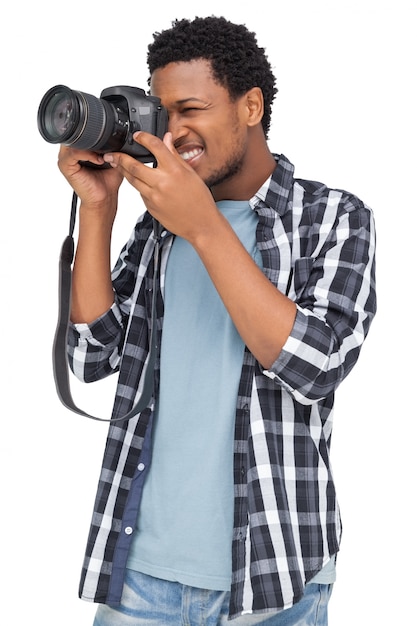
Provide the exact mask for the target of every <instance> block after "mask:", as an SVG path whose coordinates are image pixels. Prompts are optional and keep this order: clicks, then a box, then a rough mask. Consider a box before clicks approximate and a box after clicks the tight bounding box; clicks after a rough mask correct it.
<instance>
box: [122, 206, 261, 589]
mask: <svg viewBox="0 0 417 626" xmlns="http://www.w3.org/2000/svg"><path fill="white" fill-rule="evenodd" d="M217 206H218V208H219V210H220V211H221V212H222V213H223V214H224V215H225V217H226V218H227V219H228V220H229V222H230V224H231V225H232V227H233V229H234V230H235V232H236V233H237V235H238V237H239V239H240V240H241V242H242V243H243V245H244V246H245V248H246V250H248V252H249V253H250V254H251V255H253V256H254V257H256V259H257V260H258V261H260V257H259V256H258V254H259V253H258V251H257V246H256V238H255V231H256V224H257V215H256V213H255V212H254V211H252V209H251V208H250V205H249V203H248V202H236V201H234V202H226V201H224V202H219V203H218V204H217ZM243 351H244V344H243V341H242V339H241V338H240V336H239V334H238V332H237V330H236V328H235V326H234V324H233V322H232V320H231V318H230V316H229V314H228V313H227V311H226V309H225V307H224V305H223V302H222V301H221V299H220V297H219V295H218V293H217V291H216V289H215V287H214V285H213V283H212V281H211V279H210V277H209V275H208V273H207V271H206V269H205V267H204V265H203V263H202V262H201V260H200V258H199V257H198V255H197V253H196V252H195V250H194V249H193V247H192V246H191V245H190V244H189V243H188V242H187V241H186V240H184V239H181V238H180V237H176V239H175V241H174V244H173V248H172V250H171V253H170V256H169V259H168V266H167V273H166V281H165V314H164V327H163V336H162V344H161V384H160V396H159V400H158V406H157V410H156V421H155V425H154V432H153V442H152V446H153V451H152V464H151V467H150V468H149V474H148V476H147V479H146V483H145V486H144V491H143V497H142V502H141V507H140V512H139V516H138V520H137V527H136V532H135V537H134V539H133V547H132V549H131V552H130V555H129V561H128V567H130V568H132V569H135V570H138V571H141V572H143V573H146V574H149V575H151V576H155V577H158V578H163V579H165V580H176V581H178V582H181V583H183V584H187V585H191V586H194V587H202V588H205V589H217V590H228V589H230V582H231V571H232V563H231V544H232V530H233V440H234V419H235V410H236V400H237V392H238V385H239V379H240V374H241V369H242V359H243Z"/></svg>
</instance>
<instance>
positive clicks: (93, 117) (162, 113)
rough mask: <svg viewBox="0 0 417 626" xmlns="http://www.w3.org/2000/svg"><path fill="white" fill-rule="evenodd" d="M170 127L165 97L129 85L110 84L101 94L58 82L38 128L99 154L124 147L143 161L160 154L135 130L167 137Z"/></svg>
mask: <svg viewBox="0 0 417 626" xmlns="http://www.w3.org/2000/svg"><path fill="white" fill-rule="evenodd" d="M167 128H168V115H167V112H166V109H164V107H163V106H162V105H161V101H160V99H159V98H156V97H155V96H150V95H147V94H145V91H144V90H143V89H140V88H139V87H129V86H126V85H120V86H115V87H108V88H107V89H104V90H103V91H102V92H101V94H100V98H96V97H95V96H92V95H91V94H88V93H85V92H82V91H75V90H72V89H69V88H68V87H66V86H65V85H57V86H55V87H52V89H49V91H47V92H46V94H45V95H44V96H43V98H42V100H41V103H40V105H39V109H38V129H39V132H40V134H41V135H42V137H43V138H44V139H45V141H48V142H49V143H59V144H63V145H66V146H72V147H74V148H78V149H80V150H92V151H93V152H97V153H99V154H104V153H105V152H124V153H126V154H129V155H130V156H132V157H134V158H135V159H137V160H138V161H142V162H143V163H151V162H154V161H155V158H154V156H153V155H152V154H151V153H149V152H148V151H147V150H146V149H145V148H144V147H143V146H141V145H140V144H138V143H136V142H135V141H134V139H133V134H134V133H135V132H136V131H138V130H141V131H145V132H148V133H151V134H152V135H155V136H157V137H159V138H160V139H162V138H163V136H164V134H165V133H166V131H167Z"/></svg>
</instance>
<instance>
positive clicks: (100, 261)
mask: <svg viewBox="0 0 417 626" xmlns="http://www.w3.org/2000/svg"><path fill="white" fill-rule="evenodd" d="M114 214H115V211H112V212H108V213H104V212H100V213H98V212H94V211H89V210H86V208H85V207H83V206H81V207H80V227H79V237H78V242H77V250H76V255H75V261H74V270H73V282H72V306H71V321H72V322H73V323H75V324H77V323H90V322H92V321H93V320H95V319H96V318H98V317H99V316H100V315H102V314H103V313H104V312H105V311H107V310H108V309H109V308H110V307H111V305H112V304H113V301H114V294H113V288H112V282H111V266H110V264H111V258H110V243H111V233H112V226H113V221H114Z"/></svg>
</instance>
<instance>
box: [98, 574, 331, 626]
mask: <svg viewBox="0 0 417 626" xmlns="http://www.w3.org/2000/svg"><path fill="white" fill-rule="evenodd" d="M331 591H332V585H322V584H315V583H311V584H309V585H307V587H306V591H305V594H304V596H303V598H302V599H301V600H300V601H299V602H298V603H297V604H295V605H294V606H293V607H291V608H289V609H286V610H285V611H281V612H280V613H275V614H270V613H269V614H265V615H259V614H257V615H243V616H241V617H237V618H236V619H234V620H232V621H229V620H228V609H229V592H227V591H210V590H205V589H197V588H195V587H188V586H187V585H182V584H180V583H175V582H170V581H167V580H159V579H157V578H152V577H151V576H147V575H145V574H141V573H139V572H134V571H132V570H127V572H126V579H125V585H124V588H123V595H122V601H121V604H120V606H117V607H109V606H107V605H105V604H101V605H99V607H98V609H97V612H96V617H95V620H94V624H93V626H226V625H228V626H252V625H255V624H256V625H261V626H262V625H265V626H327V605H328V602H329V598H330V595H331Z"/></svg>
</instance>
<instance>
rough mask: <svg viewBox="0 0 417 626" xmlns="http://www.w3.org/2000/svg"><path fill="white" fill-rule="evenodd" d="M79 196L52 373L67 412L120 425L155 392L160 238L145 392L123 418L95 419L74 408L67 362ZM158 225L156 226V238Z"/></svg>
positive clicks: (63, 265)
mask: <svg viewBox="0 0 417 626" xmlns="http://www.w3.org/2000/svg"><path fill="white" fill-rule="evenodd" d="M77 203H78V196H77V195H76V193H75V192H74V193H73V197H72V204H71V217H70V228H69V234H68V236H67V237H66V238H65V240H64V243H63V244H62V248H61V254H60V260H59V313H58V322H57V326H56V331H55V336H54V342H53V351H52V354H53V371H54V378H55V386H56V390H57V393H58V397H59V399H60V400H61V402H62V404H63V405H64V406H65V407H66V408H67V409H70V410H71V411H73V412H74V413H78V414H79V415H83V416H84V417H88V418H90V419H93V420H98V421H100V422H121V421H123V420H128V419H130V418H131V417H134V416H135V415H137V414H138V413H140V411H143V410H144V409H145V408H146V407H147V406H148V404H149V401H150V399H151V397H152V392H153V380H154V364H155V357H156V351H157V340H156V294H157V282H158V279H159V237H158V236H156V238H155V252H154V274H153V292H152V313H151V315H152V316H151V336H150V342H149V344H150V345H149V356H148V362H147V363H146V364H145V367H146V371H145V374H144V383H143V388H142V392H141V394H140V397H139V398H138V400H137V402H136V403H135V405H134V407H133V408H132V409H131V410H130V411H129V412H128V413H126V415H122V416H121V417H116V418H109V419H105V418H101V417H95V416H94V415H90V414H89V413H86V412H85V411H83V410H82V409H80V408H78V406H77V405H76V404H75V402H74V400H73V398H72V395H71V387H70V381H69V366H68V358H67V338H68V327H69V323H70V311H71V291H72V262H73V259H74V237H73V234H74V227H75V220H76V213H77ZM158 228H159V224H158V223H157V222H156V221H155V222H154V230H155V234H157V232H156V231H157V229H158Z"/></svg>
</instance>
